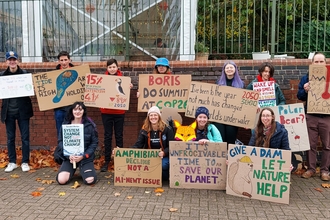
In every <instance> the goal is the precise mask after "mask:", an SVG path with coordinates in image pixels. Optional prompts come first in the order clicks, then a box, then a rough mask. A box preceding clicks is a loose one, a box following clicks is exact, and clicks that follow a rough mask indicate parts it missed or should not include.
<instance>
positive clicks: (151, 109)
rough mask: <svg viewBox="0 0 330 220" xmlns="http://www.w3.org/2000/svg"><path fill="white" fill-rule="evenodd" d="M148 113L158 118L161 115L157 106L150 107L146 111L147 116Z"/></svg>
mask: <svg viewBox="0 0 330 220" xmlns="http://www.w3.org/2000/svg"><path fill="white" fill-rule="evenodd" d="M150 113H157V114H158V115H159V116H160V115H161V114H160V110H159V108H158V107H157V106H152V107H151V108H150V109H149V111H148V115H150Z"/></svg>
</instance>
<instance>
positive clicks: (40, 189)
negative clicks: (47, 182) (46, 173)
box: [37, 187, 45, 191]
mask: <svg viewBox="0 0 330 220" xmlns="http://www.w3.org/2000/svg"><path fill="white" fill-rule="evenodd" d="M44 189H45V188H44V187H39V188H38V189H37V191H43V190H44Z"/></svg>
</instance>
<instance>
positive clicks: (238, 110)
mask: <svg viewBox="0 0 330 220" xmlns="http://www.w3.org/2000/svg"><path fill="white" fill-rule="evenodd" d="M258 101H259V92H255V91H252V90H246V89H239V88H234V87H231V86H218V85H215V84H210V83H201V82H195V81H192V82H191V85H190V89H189V97H188V103H187V109H186V113H185V116H187V117H191V118H194V117H195V112H196V109H197V108H198V107H200V106H205V107H206V108H208V110H209V112H210V119H209V120H210V121H214V122H219V123H223V124H228V125H234V126H237V127H242V128H254V124H255V120H256V116H257V115H256V113H257V109H258Z"/></svg>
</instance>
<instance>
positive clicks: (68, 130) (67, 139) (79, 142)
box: [62, 124, 85, 156]
mask: <svg viewBox="0 0 330 220" xmlns="http://www.w3.org/2000/svg"><path fill="white" fill-rule="evenodd" d="M62 135H63V154H64V156H70V155H75V156H82V155H84V151H85V149H84V125H83V124H66V125H62Z"/></svg>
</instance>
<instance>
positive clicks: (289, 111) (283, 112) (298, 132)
mask: <svg viewBox="0 0 330 220" xmlns="http://www.w3.org/2000/svg"><path fill="white" fill-rule="evenodd" d="M270 108H271V109H273V111H274V113H275V120H276V121H278V122H279V123H281V124H282V125H284V126H285V128H286V130H287V131H288V136H289V144H290V148H291V151H292V152H298V151H306V150H309V149H310V145H309V138H308V131H307V125H306V117H305V110H304V105H303V103H297V104H290V105H279V106H275V107H270Z"/></svg>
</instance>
